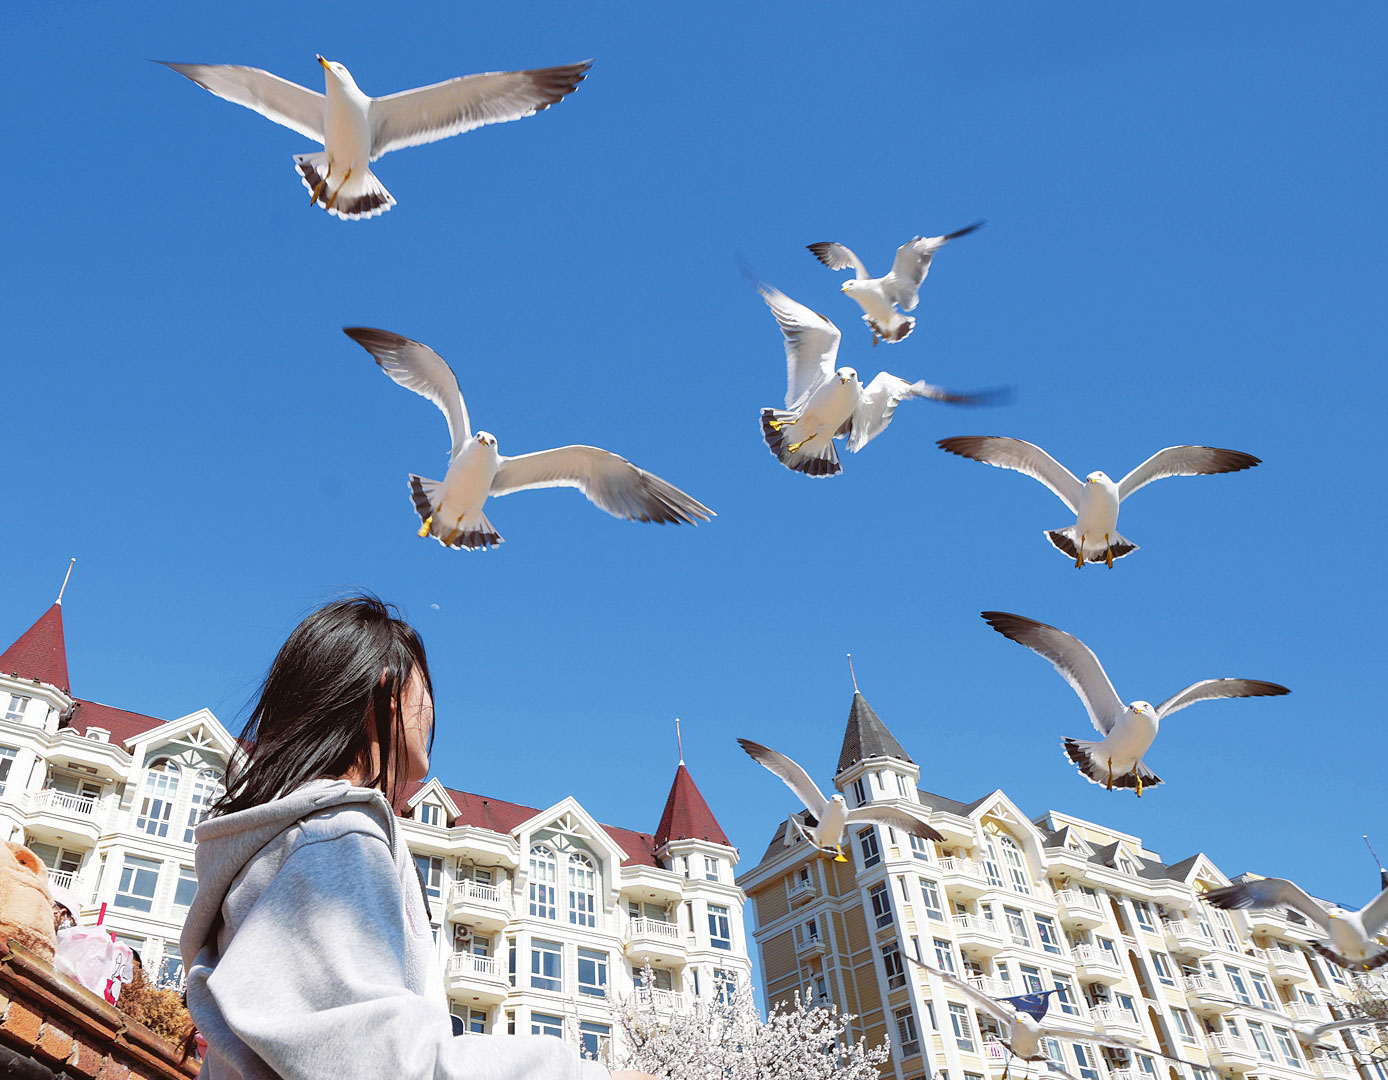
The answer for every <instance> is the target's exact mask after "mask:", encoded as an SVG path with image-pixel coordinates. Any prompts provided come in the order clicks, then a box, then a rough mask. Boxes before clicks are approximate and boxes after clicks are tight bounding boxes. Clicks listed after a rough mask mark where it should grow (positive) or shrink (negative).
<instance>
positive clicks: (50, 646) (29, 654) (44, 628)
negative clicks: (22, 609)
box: [0, 604, 68, 693]
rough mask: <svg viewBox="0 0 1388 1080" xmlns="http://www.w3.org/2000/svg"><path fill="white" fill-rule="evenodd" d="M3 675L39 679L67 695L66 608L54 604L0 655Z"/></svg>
mask: <svg viewBox="0 0 1388 1080" xmlns="http://www.w3.org/2000/svg"><path fill="white" fill-rule="evenodd" d="M0 672H4V673H5V674H6V675H20V676H22V677H24V678H26V679H37V680H38V681H39V682H41V683H48V684H49V685H50V686H56V687H57V688H58V689H59V690H61V691H63V692H64V693H67V692H68V681H67V646H66V645H65V644H64V642H63V605H62V604H54V605H53V606H52V607H50V608H49V609H48V610H47V611H45V612H44V613H43V614H42V615H40V616H39V620H38V622H36V623H34V625H33V626H31V627H29V629H28V630H25V631H24V633H22V634H20V635H19V640H18V641H16V642H15V643H14V644H13V645H11V646H10V647H9V648H8V649H6V650H5V651H4V652H3V653H0Z"/></svg>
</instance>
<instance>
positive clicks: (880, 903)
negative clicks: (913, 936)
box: [868, 883, 892, 930]
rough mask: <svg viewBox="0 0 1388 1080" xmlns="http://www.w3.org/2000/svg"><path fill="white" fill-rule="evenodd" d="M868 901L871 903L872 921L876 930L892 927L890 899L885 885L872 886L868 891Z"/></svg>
mask: <svg viewBox="0 0 1388 1080" xmlns="http://www.w3.org/2000/svg"><path fill="white" fill-rule="evenodd" d="M868 899H869V900H870V901H872V915H873V920H874V921H875V922H876V924H877V929H879V930H881V929H883V928H884V927H887V926H891V925H892V897H891V893H890V892H888V891H887V886H886V884H885V883H883V884H880V885H874V886H873V887H872V888H870V889H869V890H868Z"/></svg>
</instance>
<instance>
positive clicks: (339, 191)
mask: <svg viewBox="0 0 1388 1080" xmlns="http://www.w3.org/2000/svg"><path fill="white" fill-rule="evenodd" d="M350 179H352V170H351V169H348V170H347V175H346V176H344V177H343V178H342V183H341V184H338V185H337V190H336V191H334V192H333V197H332V198H331V199H329V200H328V202H327V205H325V206H324V207H323V209H324V210H331V209H332V208H333V203H335V202H337V197H338V196H339V195H341V194H342V188H343V187H344V186H345V185H346V183H347V181H348V180H350Z"/></svg>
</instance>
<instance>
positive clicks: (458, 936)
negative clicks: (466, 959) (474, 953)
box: [453, 923, 475, 948]
mask: <svg viewBox="0 0 1388 1080" xmlns="http://www.w3.org/2000/svg"><path fill="white" fill-rule="evenodd" d="M474 934H475V931H474V930H473V928H472V927H471V926H468V925H467V924H466V923H458V924H457V925H456V926H454V927H453V941H454V944H456V945H458V946H461V947H464V948H465V947H467V946H469V945H471V944H472V939H473V936H474Z"/></svg>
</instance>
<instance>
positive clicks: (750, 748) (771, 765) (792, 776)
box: [737, 739, 829, 819]
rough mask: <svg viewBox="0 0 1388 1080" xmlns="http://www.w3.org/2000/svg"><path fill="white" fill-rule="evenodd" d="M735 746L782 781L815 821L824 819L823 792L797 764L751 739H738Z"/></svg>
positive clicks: (825, 800) (826, 800) (824, 803)
mask: <svg viewBox="0 0 1388 1080" xmlns="http://www.w3.org/2000/svg"><path fill="white" fill-rule="evenodd" d="M737 744H738V746H740V747H742V749H744V750H746V751H747V753H748V755H749V756H750V757H751V758H752V760H753V761H755V762H756V763H757V764H758V765H760V766H762V768H764V769H769V770H770V771H771V772H773V773H775V774H776V775H777V776H779V777H780V778H781V779H782V780H784V781H785V785H786V787H788V788H790V790H791V791H793V792H794V793H795V797H796V798H797V799H799V800H800V801H801V802H802V803H803V804H804V806H805V809H806V810H808V811H809V812H810V813H811V814H813V815H814V816H815V818H816V819H822V818H823V817H824V807H825V805H826V804H827V803H828V801H829V800H828V799H826V798H825V797H824V794H823V792H821V791H820V790H819V785H818V784H816V783H815V782H814V781H813V780H812V779H810V774H809V773H807V772H806V771H805V770H804V768H803V767H801V765H800V764H799V763H798V762H796V761H792V760H791V759H790V758H788V757H786V756H785V754H782V753H780V752H779V751H777V750H772V749H771V747H769V746H762V744H761V743H754V742H753V741H752V740H751V739H738V740H737Z"/></svg>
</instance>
